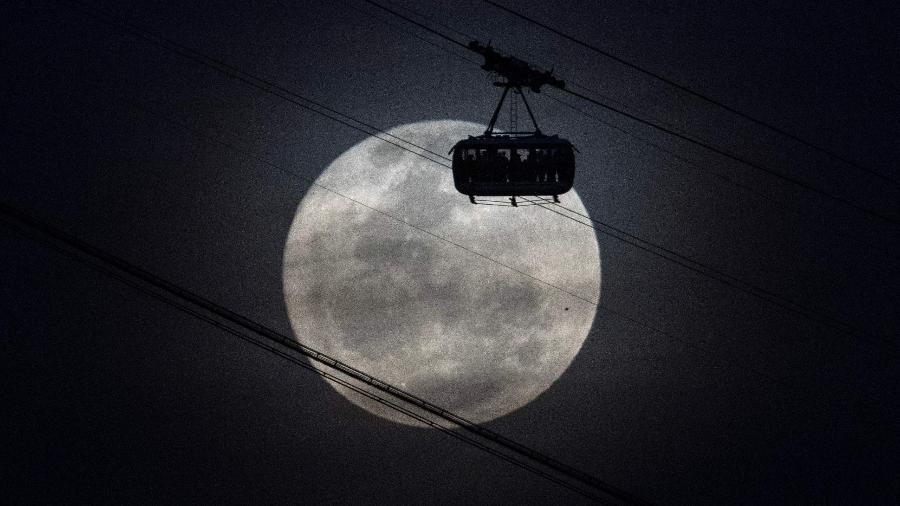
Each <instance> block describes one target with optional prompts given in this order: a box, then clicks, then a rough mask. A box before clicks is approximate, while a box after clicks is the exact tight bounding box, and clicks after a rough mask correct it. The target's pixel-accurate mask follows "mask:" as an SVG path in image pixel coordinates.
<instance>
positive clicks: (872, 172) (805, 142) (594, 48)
mask: <svg viewBox="0 0 900 506" xmlns="http://www.w3.org/2000/svg"><path fill="white" fill-rule="evenodd" d="M482 1H483V2H485V3H487V4H490V5H492V6H494V7H496V8H498V9H500V10H502V11H505V12H507V13H508V14H511V15H513V16H515V17H518V18H519V19H522V20H525V21H527V22H529V23H532V24H534V25H536V26H539V27H541V28H543V29H544V30H547V31H549V32H552V33H554V34H556V35H558V36H560V37H562V38H564V39H566V40H568V41H570V42H573V43H575V44H578V45H579V46H582V47H584V48H587V49H589V50H591V51H593V52H595V53H598V54H600V55H603V56H605V57H607V58H609V59H611V60H613V61H615V62H618V63H620V64H622V65H624V66H626V67H628V68H630V69H633V70H636V71H638V72H640V73H642V74H644V75H647V76H650V77H653V78H654V79H657V80H659V81H661V82H663V83H665V84H667V85H669V86H671V87H673V88H676V89H678V90H680V91H683V92H685V93H687V94H689V95H691V96H694V97H696V98H699V99H701V100H703V101H704V102H707V103H709V104H712V105H715V106H716V107H719V108H721V109H723V110H725V111H728V112H730V113H732V114H734V115H736V116H739V117H741V118H743V119H745V120H747V121H750V122H751V123H755V124H757V125H759V126H762V127H765V128H767V129H769V130H771V131H773V132H776V133H778V134H781V135H783V136H785V137H787V138H789V139H791V140H793V141H795V142H797V143H800V144H802V145H804V146H806V147H808V148H811V149H813V150H815V151H818V152H820V153H822V154H824V155H827V156H829V157H831V158H834V159H835V160H839V161H841V162H844V163H845V164H847V165H850V166H851V167H854V168H856V169H859V170H861V171H863V172H865V173H867V174H870V175H872V176H875V177H877V178H879V179H881V180H883V181H887V182H890V183H893V184H895V185H900V181H898V180H896V179H894V178H892V177H889V176H887V175H885V174H882V173H880V172H878V171H875V170H873V169H871V168H868V167H866V166H864V165H862V164H860V163H858V162H855V161H853V160H850V159H849V158H848V157H846V156H843V155H840V154H838V153H836V152H834V151H832V150H830V149H827V148H825V147H822V146H820V145H818V144H814V143H812V142H811V141H809V140H806V139H804V138H802V137H800V136H798V135H796V134H793V133H791V132H788V131H787V130H785V129H783V128H781V127H778V126H776V125H773V124H772V123H769V122H766V121H763V120H761V119H759V118H756V117H754V116H751V115H749V114H747V113H745V112H742V111H740V110H738V109H735V108H734V107H731V106H729V105H727V104H725V103H723V102H722V101H720V100H716V99H714V98H712V97H710V96H709V95H707V94H704V93H701V92H699V91H696V90H694V89H692V88H689V87H688V86H685V85H683V84H681V83H678V82H676V81H674V80H673V79H670V78H668V77H666V76H664V75H662V74H660V73H658V72H654V71H651V70H648V69H646V68H644V67H642V66H640V65H638V64H636V63H633V62H631V61H629V60H626V59H624V58H622V57H620V56H616V55H615V54H613V53H611V52H609V51H606V50H604V49H601V48H600V47H598V46H596V45H593V44H590V43H588V42H585V41H584V40H581V39H579V38H576V37H573V36H571V35H569V34H567V33H565V32H563V31H562V30H559V29H557V28H554V27H552V26H550V25H548V24H546V23H543V22H541V21H538V20H537V19H535V18H533V17H531V16H528V15H526V14H523V13H522V12H520V11H517V10H515V9H513V8H511V7H507V6H506V5H503V4H500V3H498V2H495V1H493V0H482Z"/></svg>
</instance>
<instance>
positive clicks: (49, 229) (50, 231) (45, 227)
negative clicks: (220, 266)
mask: <svg viewBox="0 0 900 506" xmlns="http://www.w3.org/2000/svg"><path fill="white" fill-rule="evenodd" d="M0 215H3V216H4V217H5V218H6V219H7V220H8V221H12V222H14V223H18V224H20V225H21V226H24V227H26V228H27V229H29V230H32V231H35V232H39V233H40V234H42V235H44V236H47V237H49V238H51V239H53V241H55V242H57V243H58V244H62V245H64V246H66V247H67V248H70V249H72V250H75V251H78V252H79V253H80V254H83V255H85V256H87V257H90V258H92V259H94V260H95V261H98V262H100V263H102V264H105V265H108V266H110V267H112V268H113V269H115V270H116V271H118V272H121V273H124V274H126V275H128V276H130V277H131V278H134V279H137V280H140V281H141V282H143V283H146V284H147V285H150V286H153V287H154V288H156V289H157V290H161V291H163V292H165V293H167V294H169V295H171V296H174V297H175V298H176V299H179V300H181V301H182V302H185V303H187V304H189V305H190V306H191V307H198V308H201V309H203V310H204V311H206V312H208V313H210V314H213V315H215V316H217V317H218V318H220V319H221V320H224V321H227V322H230V323H231V324H233V325H237V326H239V327H242V328H244V329H245V330H249V331H251V332H253V333H254V334H257V335H260V336H262V337H264V338H266V339H267V340H269V341H271V342H273V343H275V344H277V345H280V346H283V347H285V348H288V349H290V350H292V351H294V352H296V353H299V354H300V355H302V356H304V357H306V358H308V359H310V360H313V361H315V362H317V363H319V364H321V365H323V366H325V367H328V368H330V369H333V370H335V371H337V372H339V373H341V374H343V375H345V376H346V377H349V378H352V379H354V380H356V381H360V382H362V383H365V384H366V385H368V386H370V387H372V388H375V389H376V390H379V391H381V392H383V393H386V394H388V395H390V396H391V397H393V398H395V399H398V400H401V401H403V402H405V403H407V404H409V405H411V406H415V407H416V408H417V409H420V410H422V411H424V412H426V413H428V414H430V415H432V416H436V417H438V418H441V419H443V420H445V421H448V422H450V423H452V424H454V425H455V426H457V427H459V428H460V429H463V430H465V431H468V432H471V433H473V434H475V435H477V436H479V437H481V438H483V439H485V440H487V441H490V442H491V443H493V444H496V445H497V446H500V447H503V448H505V449H507V450H509V451H511V452H513V453H515V454H517V455H520V456H521V457H525V458H527V459H529V460H531V461H534V462H536V463H538V464H540V465H542V466H544V467H546V468H547V469H552V470H553V471H554V472H557V473H559V474H561V475H563V476H566V477H568V478H570V479H572V480H574V481H578V482H580V483H582V484H583V485H588V486H590V487H592V488H594V489H595V490H596V491H599V492H602V493H604V494H607V495H608V496H610V497H612V498H615V499H617V500H620V501H623V502H626V503H628V504H649V503H647V502H646V501H644V500H643V499H640V498H638V497H637V496H635V495H633V494H631V493H629V492H626V491H624V490H622V489H619V488H618V487H615V486H613V485H611V484H609V483H607V482H605V481H603V480H600V479H598V478H596V477H594V476H592V475H589V474H587V473H585V472H583V471H580V470H578V469H576V468H574V467H571V466H569V465H567V464H564V463H562V462H560V461H557V460H555V459H553V458H551V457H548V456H546V455H544V454H543V453H541V452H538V451H536V450H534V449H532V448H530V447H528V446H525V445H523V444H521V443H518V442H516V441H514V440H511V439H509V438H507V437H505V436H502V435H500V434H498V433H496V432H493V431H491V430H489V429H487V428H484V427H482V426H480V425H478V424H476V423H474V422H471V421H469V420H468V419H466V418H463V417H461V416H459V415H456V414H455V413H453V412H451V411H448V410H446V409H443V408H440V407H438V406H436V405H434V404H432V403H430V402H428V401H426V400H424V399H421V398H419V397H418V396H415V395H414V394H411V393H409V392H406V391H404V390H402V389H400V388H398V387H395V386H393V385H391V384H389V383H387V382H384V381H382V380H380V379H378V378H375V377H373V376H371V375H369V374H367V373H365V372H363V371H361V370H359V369H357V368H355V367H353V366H351V365H349V364H346V363H344V362H342V361H340V360H337V359H335V358H333V357H331V356H329V355H327V354H325V353H322V352H320V351H318V350H315V349H314V348H311V347H309V346H307V345H304V344H302V343H300V342H298V341H295V340H293V339H291V338H289V337H288V336H286V335H284V334H281V333H280V332H277V331H275V330H274V329H272V328H271V327H268V326H266V325H264V324H262V323H259V322H257V321H255V320H252V319H250V318H248V317H246V316H243V315H241V314H239V313H236V312H234V311H232V310H230V309H228V308H226V307H224V306H222V305H219V304H217V303H215V302H213V301H212V300H210V299H208V298H206V297H203V296H201V295H199V294H197V293H196V292H194V291H192V290H189V289H187V288H184V287H182V286H180V285H177V284H175V283H173V282H171V281H168V280H166V279H164V278H162V277H160V276H158V275H156V274H153V273H152V272H150V271H148V270H146V269H143V268H141V267H138V266H137V265H135V264H133V263H131V262H128V261H126V260H124V259H123V258H121V257H118V256H116V255H113V254H111V253H109V252H107V251H104V250H102V249H100V248H97V247H96V246H93V245H91V244H89V243H87V242H85V241H83V240H81V239H79V238H77V237H75V236H73V235H71V234H69V233H67V232H64V231H62V230H61V229H58V228H56V227H54V226H52V225H50V224H48V223H46V222H44V221H42V220H39V219H37V218H35V217H34V216H32V215H29V214H27V213H25V212H22V211H20V210H19V209H16V208H14V207H12V206H9V205H8V204H6V203H5V202H0ZM132 286H134V285H133V284H132ZM156 298H158V299H159V298H160V297H156ZM160 300H163V299H160ZM164 302H167V301H165V300H164ZM167 303H168V302H167ZM183 306H184V305H183V304H180V305H178V306H176V307H178V308H179V309H182V308H183ZM182 310H183V309H182ZM191 314H193V315H194V316H197V317H200V315H199V314H197V313H196V312H194V313H191ZM201 319H203V320H205V321H207V322H209V323H213V324H214V325H216V326H217V327H218V328H220V329H222V330H226V331H228V332H230V333H232V334H233V335H236V336H237V337H241V335H238V333H235V332H231V331H229V330H228V326H227V325H219V324H216V323H215V320H212V319H209V318H202V317H201ZM219 323H221V322H219ZM248 342H253V340H248ZM282 356H283V357H284V355H282ZM309 367H312V366H309ZM359 393H363V392H359ZM363 395H366V394H363ZM373 400H377V399H374V398H373ZM382 404H384V405H385V406H389V407H391V406H392V405H393V404H395V403H382ZM392 409H393V408H392ZM401 412H404V411H401ZM404 414H407V415H408V416H409V415H412V414H414V413H413V412H410V411H408V410H407V411H406V412H404ZM413 418H416V417H415V416H413ZM423 418H424V417H423ZM425 423H427V422H425ZM436 428H437V427H436ZM447 430H449V429H447ZM445 432H446V431H445ZM450 432H452V431H450ZM479 448H481V449H484V448H483V445H482V446H479ZM491 453H492V454H494V455H495V456H500V455H502V454H500V453H494V452H491ZM504 460H507V459H504ZM513 460H515V461H519V462H521V459H514V458H513V457H510V459H509V460H507V461H508V462H511V463H515V462H513ZM521 463H522V464H525V465H526V466H527V467H523V466H520V467H522V468H523V469H526V470H529V471H531V472H535V471H536V470H538V469H537V468H534V467H533V466H531V465H527V464H526V463H524V462H521ZM547 477H548V478H549V476H547ZM553 481H554V482H555V483H557V484H561V485H564V486H566V488H569V489H571V490H574V491H576V492H579V493H581V494H582V495H587V497H591V498H593V499H595V500H597V499H598V497H597V496H596V495H595V494H585V492H584V491H583V490H582V489H581V488H580V487H573V486H569V485H571V484H567V482H564V481H561V480H558V479H557V480H553Z"/></svg>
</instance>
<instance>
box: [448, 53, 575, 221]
mask: <svg viewBox="0 0 900 506" xmlns="http://www.w3.org/2000/svg"><path fill="white" fill-rule="evenodd" d="M469 49H472V50H473V51H476V52H478V53H481V54H482V55H484V59H485V63H484V65H482V66H481V68H482V69H484V70H487V71H489V72H495V73H497V74H499V75H500V76H501V77H503V78H505V79H506V80H505V81H503V82H495V83H494V85H495V86H501V87H503V94H502V95H501V96H500V102H499V103H498V104H497V108H496V109H495V110H494V114H493V116H491V120H490V122H489V123H488V127H487V130H485V132H484V134H482V135H478V136H469V138H468V139H463V140H460V141H459V142H457V143H456V145H454V146H453V148H452V149H451V150H450V152H451V153H452V154H453V164H452V167H453V184H454V186H455V187H456V190H457V191H459V192H460V193H462V194H464V195H468V196H469V201H470V202H472V203H473V204H477V203H478V201H477V200H476V197H482V196H484V197H497V196H509V200H510V203H511V204H512V205H513V206H517V202H516V197H517V196H527V195H535V196H537V195H548V196H553V199H554V201H556V202H559V195H562V194H563V193H566V192H567V191H569V190H571V189H572V185H573V183H574V180H575V153H574V152H575V151H576V150H575V148H574V146H572V143H571V142H569V141H568V140H566V139H563V138H561V137H559V136H558V135H545V134H543V133H542V132H541V130H540V128H539V127H538V124H537V120H535V118H534V114H533V113H532V112H531V107H530V106H529V105H528V101H527V100H526V99H525V95H524V93H523V92H522V87H523V86H525V87H528V88H530V89H531V90H532V91H533V92H536V93H539V92H540V88H541V86H542V85H551V86H555V87H558V88H565V83H564V82H562V81H560V80H559V79H556V78H554V77H553V74H552V72H546V71H538V70H535V69H533V68H531V67H530V66H528V64H527V63H525V62H523V61H521V60H518V59H516V58H512V57H508V56H503V55H501V54H500V53H498V52H496V51H494V50H493V49H492V48H491V47H490V45H488V46H483V45H481V44H479V43H478V42H477V41H472V42H470V43H469ZM510 90H513V92H514V93H515V94H516V95H518V96H520V97H521V99H522V102H523V103H524V104H525V108H526V109H527V111H528V115H529V116H530V117H531V122H532V124H533V125H534V131H530V132H515V131H512V132H504V133H496V132H494V125H495V124H496V122H497V117H498V116H499V114H500V109H501V108H502V106H503V102H504V101H505V100H506V97H507V95H508V94H509V91H510ZM512 100H513V101H514V100H515V97H513V99H512ZM511 105H514V104H511ZM510 115H511V118H510V119H511V122H512V123H515V119H516V116H515V109H513V108H512V107H511V108H510Z"/></svg>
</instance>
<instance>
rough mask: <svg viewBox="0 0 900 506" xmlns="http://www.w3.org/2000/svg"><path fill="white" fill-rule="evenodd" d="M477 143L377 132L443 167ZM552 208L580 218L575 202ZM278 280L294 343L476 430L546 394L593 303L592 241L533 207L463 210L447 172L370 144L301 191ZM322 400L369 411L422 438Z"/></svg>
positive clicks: (440, 131) (386, 412) (456, 132)
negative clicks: (449, 156) (457, 146)
mask: <svg viewBox="0 0 900 506" xmlns="http://www.w3.org/2000/svg"><path fill="white" fill-rule="evenodd" d="M484 129H485V127H484V126H483V125H479V124H475V123H468V122H461V121H449V120H443V121H426V122H420V123H414V124H408V125H403V126H398V127H396V128H393V129H391V130H390V131H389V133H391V134H393V135H396V136H398V137H400V138H402V139H405V140H408V141H411V142H413V143H415V144H417V145H419V146H421V147H424V148H427V149H429V150H431V151H434V152H435V153H441V154H446V153H447V151H448V150H449V149H450V148H451V147H452V146H453V144H454V143H455V142H456V141H457V140H459V139H463V138H465V137H466V136H468V135H477V134H480V133H482V132H483V131H484ZM394 142H398V141H394ZM411 149H413V150H414V151H417V152H421V150H420V149H418V148H412V147H411ZM426 155H428V154H427V153H426ZM429 156H432V157H434V155H429ZM445 163H446V161H445ZM576 184H577V179H576ZM494 199H495V200H500V199H499V198H494ZM561 199H562V202H563V204H564V205H566V207H569V208H572V209H574V210H577V211H579V212H581V213H583V214H585V215H586V214H587V212H586V210H585V209H584V206H583V205H582V203H581V200H580V199H579V197H578V195H577V194H576V193H575V192H574V190H573V191H571V192H569V193H567V194H565V195H563V196H561ZM416 227H418V228H416ZM420 229H421V230H420ZM283 276H284V279H283V281H284V297H285V302H286V304H287V311H288V315H289V318H290V321H291V325H292V327H293V330H294V333H295V335H296V336H297V339H298V340H299V341H300V342H302V343H303V344H305V345H308V346H310V347H312V348H315V349H317V350H319V351H321V352H323V353H327V354H329V355H331V356H332V357H334V358H336V359H338V360H341V361H343V362H346V363H348V364H350V365H352V366H354V367H356V368H359V369H361V370H363V371H365V372H367V373H369V374H371V375H372V376H375V377H377V378H379V379H381V380H383V381H386V382H388V383H391V384H393V385H395V386H397V387H400V388H402V389H404V390H406V391H408V392H410V393H413V394H415V395H418V396H420V397H422V398H424V399H426V400H428V401H430V402H432V403H434V404H436V405H438V406H441V407H443V408H445V409H448V410H450V411H452V412H454V413H456V414H458V415H461V416H463V417H466V418H468V419H469V420H471V421H474V422H485V421H488V420H491V419H493V418H496V417H499V416H502V415H504V414H507V413H509V412H511V411H513V410H515V409H518V408H520V407H522V406H524V405H526V404H528V403H529V402H531V401H532V400H534V399H535V398H536V397H537V396H538V395H540V394H541V393H542V392H544V391H545V390H547V389H548V388H549V387H550V386H551V385H552V384H553V382H554V381H556V380H557V379H558V378H559V377H560V375H562V374H563V372H565V370H566V368H567V367H568V366H569V364H570V363H571V362H572V359H573V358H574V357H575V355H577V354H578V351H579V350H580V349H581V346H582V344H583V343H584V340H585V337H586V336H587V333H588V331H589V329H590V328H591V325H592V323H593V320H594V315H595V311H596V308H595V306H594V305H593V304H592V303H590V302H587V301H597V300H598V299H599V297H600V256H599V251H598V247H597V240H596V237H595V236H594V232H593V230H591V229H590V228H589V227H585V226H581V225H579V224H577V223H575V222H574V221H572V220H568V219H565V218H563V217H561V216H559V215H558V214H555V213H553V212H551V211H548V210H546V209H542V208H541V207H539V206H520V207H518V208H513V207H503V206H482V205H472V204H470V203H469V200H468V198H467V197H466V196H464V195H460V194H459V193H457V192H456V190H455V189H454V187H453V179H452V173H451V171H450V169H448V168H446V167H442V166H440V165H437V164H434V163H431V162H429V161H427V160H425V159H423V158H421V157H419V156H416V155H414V154H412V153H409V152H407V151H404V150H402V149H400V148H398V147H396V146H393V145H391V144H389V143H387V142H383V141H381V140H378V139H376V138H368V139H366V140H363V141H362V142H360V143H358V144H356V145H355V146H353V147H352V148H350V149H349V150H347V151H346V152H345V153H344V154H342V155H341V156H340V157H338V158H337V159H336V160H334V162H332V163H331V165H329V166H328V168H327V169H326V170H325V171H324V172H323V173H322V174H321V175H320V176H319V178H318V180H317V185H314V186H312V187H310V189H309V191H308V192H307V193H306V195H305V196H304V198H303V200H302V201H301V202H300V205H299V207H298V209H297V214H296V216H295V217H294V221H293V224H292V226H291V229H290V232H289V235H288V238H287V243H286V246H285V250H284V271H283ZM551 285H553V286H551ZM554 287H559V288H561V289H562V290H560V289H558V288H554ZM566 292H569V293H566ZM572 294H575V295H577V297H576V296H573V295H572ZM582 298H583V299H587V301H585V300H582ZM316 366H317V367H320V368H324V366H320V365H319V364H316ZM335 388H336V389H337V390H338V391H339V392H340V393H341V394H342V395H344V396H346V397H347V398H348V399H349V400H350V401H351V402H353V403H354V404H356V405H358V406H360V407H362V408H364V409H366V410H368V411H370V412H371V413H374V414H376V415H379V416H382V417H385V418H387V419H390V420H392V421H395V422H400V423H405V424H410V425H420V423H419V422H416V421H414V420H412V419H411V418H409V417H407V416H406V415H403V414H400V413H398V412H396V411H393V410H390V409H388V408H385V407H384V406H381V405H379V404H377V403H375V402H374V401H371V400H369V399H366V398H365V397H362V396H360V395H359V394H357V393H354V392H352V391H350V390H348V389H346V388H344V387H340V386H335Z"/></svg>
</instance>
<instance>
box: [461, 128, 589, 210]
mask: <svg viewBox="0 0 900 506" xmlns="http://www.w3.org/2000/svg"><path fill="white" fill-rule="evenodd" d="M573 149H574V148H573V147H572V143H571V142H569V141H567V140H566V139H561V138H560V137H559V136H557V135H552V136H549V135H542V134H535V135H529V136H525V137H516V136H510V135H502V134H501V135H497V134H493V135H490V134H489V135H481V136H478V137H473V136H469V138H468V139H463V140H461V141H459V142H457V143H456V145H455V146H454V147H453V150H452V151H453V183H454V185H455V186H456V189H457V190H458V191H459V192H460V193H462V194H464V195H468V196H469V199H470V200H472V201H473V202H474V197H476V196H485V197H497V196H512V197H515V196H517V195H520V196H527V195H553V196H554V197H555V196H557V195H562V194H563V193H566V192H567V191H569V190H571V189H572V184H573V182H574V179H575V154H574V153H573ZM513 202H515V201H514V200H513Z"/></svg>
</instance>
